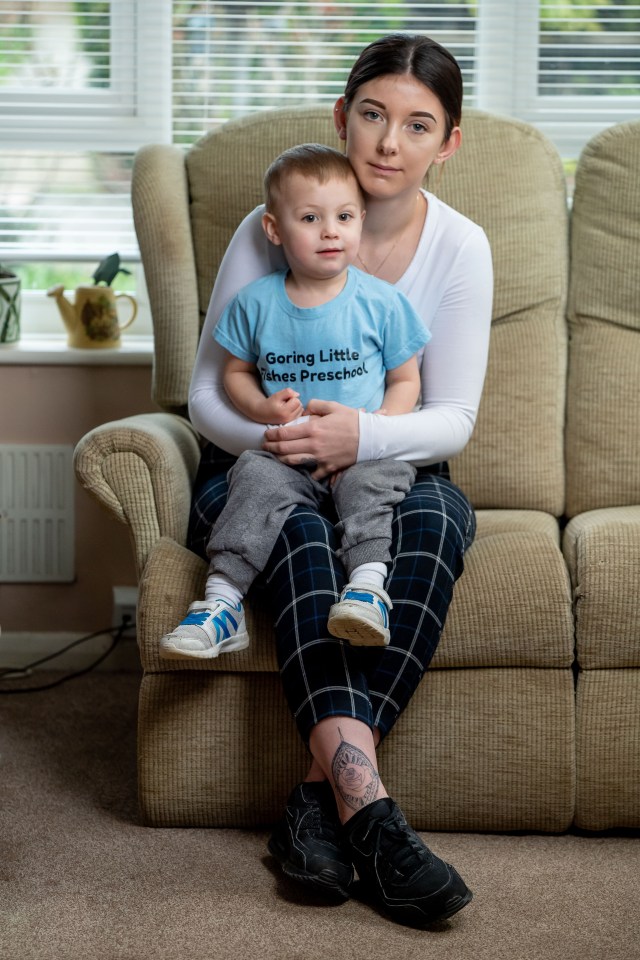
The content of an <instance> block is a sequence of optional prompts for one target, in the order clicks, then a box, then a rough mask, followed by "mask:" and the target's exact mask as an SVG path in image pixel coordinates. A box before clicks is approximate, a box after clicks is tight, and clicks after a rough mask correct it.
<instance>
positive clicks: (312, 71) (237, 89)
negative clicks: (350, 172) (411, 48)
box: [172, 0, 477, 144]
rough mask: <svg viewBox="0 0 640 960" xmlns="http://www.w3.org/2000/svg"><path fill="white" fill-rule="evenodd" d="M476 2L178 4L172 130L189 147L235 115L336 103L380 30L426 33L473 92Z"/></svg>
mask: <svg viewBox="0 0 640 960" xmlns="http://www.w3.org/2000/svg"><path fill="white" fill-rule="evenodd" d="M476 6H477V5H476V4H474V3H456V2H448V3H447V2H444V3H428V2H427V3H402V2H398V0H395V2H394V0H388V2H385V3H379V2H378V3H376V2H362V0H360V2H355V3H327V2H317V0H316V2H306V3H302V2H297V3H296V2H288V3H287V2H285V3H282V2H262V3H245V2H238V0H236V2H233V0H232V2H229V3H224V4H221V3H214V2H204V3H174V4H173V111H172V112H173V136H174V140H175V141H176V142H177V143H182V144H189V143H192V142H193V141H194V140H196V139H197V138H198V137H200V136H202V134H203V133H205V132H206V131H207V130H210V129H213V128H214V127H216V126H218V125H219V124H221V123H223V122H224V121H225V120H228V119H230V118H232V117H236V116H241V115H243V114H246V113H251V112H254V111H256V110H264V109H270V108H273V107H277V106H287V105H292V104H301V103H305V102H308V103H333V102H334V101H335V100H336V99H337V97H339V96H340V94H341V93H342V92H343V90H344V83H345V80H346V78H347V75H348V73H349V70H350V68H351V65H352V64H353V62H354V60H355V58H356V57H357V55H358V53H359V52H360V50H362V48H363V47H364V46H365V45H366V44H367V43H369V42H370V41H371V40H373V39H375V38H376V37H379V36H382V35H384V34H386V33H392V32H417V33H426V34H428V35H429V36H431V37H433V38H434V39H435V40H438V41H439V42H440V43H442V44H443V45H444V46H446V47H447V48H448V49H449V50H451V52H452V53H453V54H454V55H455V56H456V57H457V58H458V61H459V62H460V65H461V68H462V71H463V76H464V79H465V87H466V91H467V96H468V98H469V99H470V100H472V99H473V88H474V68H475V50H474V36H475V7H476Z"/></svg>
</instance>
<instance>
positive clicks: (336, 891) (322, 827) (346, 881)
mask: <svg viewBox="0 0 640 960" xmlns="http://www.w3.org/2000/svg"><path fill="white" fill-rule="evenodd" d="M268 847H269V852H270V853H272V854H273V856H274V857H275V858H276V860H278V861H279V863H280V866H281V867H282V869H283V871H284V873H286V874H287V876H288V877H292V878H293V879H294V880H297V881H298V882H299V883H302V884H304V885H305V886H307V887H310V888H313V889H314V890H315V891H316V892H317V893H320V894H322V895H323V896H324V897H326V898H328V899H330V900H335V901H339V902H342V901H344V900H348V899H349V888H350V886H351V884H352V882H353V864H352V863H351V854H350V853H349V847H348V844H347V843H345V841H344V839H343V835H342V827H341V826H340V821H339V819H338V811H337V809H336V802H335V797H334V795H333V790H332V789H331V787H330V786H329V784H328V783H327V781H323V782H321V783H301V784H299V785H298V786H297V787H296V788H295V790H294V791H293V793H292V794H291V796H290V797H289V800H288V801H287V809H286V810H285V814H284V817H283V818H282V820H281V821H280V822H279V823H278V824H277V825H276V827H275V829H274V831H273V834H272V836H271V838H270V840H269V843H268Z"/></svg>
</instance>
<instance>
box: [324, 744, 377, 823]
mask: <svg viewBox="0 0 640 960" xmlns="http://www.w3.org/2000/svg"><path fill="white" fill-rule="evenodd" d="M338 733H339V734H340V746H339V747H338V749H337V750H336V752H335V755H334V758H333V761H332V764H331V772H332V773H333V780H334V783H335V785H336V789H337V791H338V793H339V794H340V796H341V797H342V799H343V800H344V802H345V803H346V804H347V806H349V807H351V809H352V810H359V809H360V808H361V807H364V806H366V805H367V804H368V803H371V802H372V800H375V798H376V794H377V793H378V785H379V783H380V777H379V776H378V773H377V772H376V770H375V767H374V766H373V764H372V763H371V761H370V760H369V758H368V757H367V755H366V754H365V753H363V751H362V750H360V748H359V747H354V746H353V744H352V743H347V742H346V741H345V740H343V739H342V731H341V730H340V728H339V727H338Z"/></svg>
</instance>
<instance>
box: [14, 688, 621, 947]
mask: <svg viewBox="0 0 640 960" xmlns="http://www.w3.org/2000/svg"><path fill="white" fill-rule="evenodd" d="M40 676H44V675H40ZM137 685H138V678H137V676H136V675H135V674H132V673H106V672H104V673H94V674H89V675H87V676H86V677H82V678H79V679H76V680H73V681H71V682H70V683H68V684H65V685H63V686H60V687H58V688H56V689H54V690H51V691H48V692H46V693H37V694H32V695H29V696H0V724H1V726H0V807H1V808H0V838H1V840H0V843H1V849H0V881H1V885H0V957H2V958H3V960H41V958H42V960H67V958H69V960H71V958H73V960H94V958H100V960H116V958H117V960H119V958H127V960H147V958H148V960H152V958H153V960H191V958H193V960H195V958H198V960H199V958H202V960H217V958H228V960H236V958H238V960H239V958H242V960H256V958H257V960H262V958H268V960H316V958H317V960H320V958H323V960H325V958H331V960H334V958H335V960H382V958H384V960H413V958H416V960H417V958H429V960H485V958H486V960H489V958H491V960H502V958H504V960H538V958H540V960H543V958H544V960H556V958H557V960H574V958H575V960H590V958H594V960H595V958H598V960H599V958H602V960H635V958H639V957H640V844H639V841H638V840H637V839H634V838H630V837H611V836H609V837H581V836H573V835H569V836H562V837H548V836H496V835H469V834H466V835H462V834H432V835H430V837H429V841H430V843H431V846H432V847H433V848H434V850H436V851H437V852H438V853H439V854H441V855H442V856H445V857H447V858H448V859H450V860H451V861H452V862H453V863H454V864H456V866H457V867H458V868H459V869H460V871H461V873H462V874H463V876H464V877H465V879H466V880H467V882H468V883H469V885H470V886H471V887H472V889H473V890H474V893H475V899H474V901H473V902H472V904H471V905H470V906H469V907H467V908H466V909H465V910H463V911H462V912H461V913H460V914H458V916H457V917H455V918H453V919H452V920H450V921H448V922H447V923H444V924H442V925H441V927H440V929H437V930H431V931H428V932H421V931H414V930H409V929H405V928H403V927H400V926H397V925H395V924H393V923H391V922H390V921H388V920H386V919H384V918H383V917H381V916H379V915H378V914H377V913H376V912H375V911H374V910H373V909H372V908H371V907H370V906H369V905H368V904H367V903H366V902H362V901H359V900H358V899H352V900H350V901H349V902H348V903H346V904H343V905H341V906H325V905H321V904H317V903H314V902H312V901H310V900H308V899H307V900H301V899H300V898H299V897H298V894H297V891H296V889H295V888H294V887H292V886H289V885H287V884H285V883H284V882H283V881H282V880H281V879H280V877H279V875H278V873H277V871H276V869H275V867H274V864H273V862H272V860H271V858H270V857H269V856H268V854H267V853H266V848H265V840H266V834H264V833H251V832H246V831H232V830H221V831H218V830H153V829H149V828H145V827H142V826H140V825H139V823H138V822H137V818H136V800H135V723H136V694H137Z"/></svg>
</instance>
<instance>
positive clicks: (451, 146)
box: [433, 127, 462, 163]
mask: <svg viewBox="0 0 640 960" xmlns="http://www.w3.org/2000/svg"><path fill="white" fill-rule="evenodd" d="M461 143H462V130H461V129H460V127H454V128H453V130H452V131H451V134H450V136H449V139H448V140H445V142H444V143H443V144H442V149H441V150H440V152H439V154H438V156H437V157H436V158H435V160H434V161H433V162H434V163H444V161H445V160H448V159H449V157H452V156H453V155H454V153H455V152H456V150H457V149H458V147H459V146H460V144H461Z"/></svg>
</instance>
